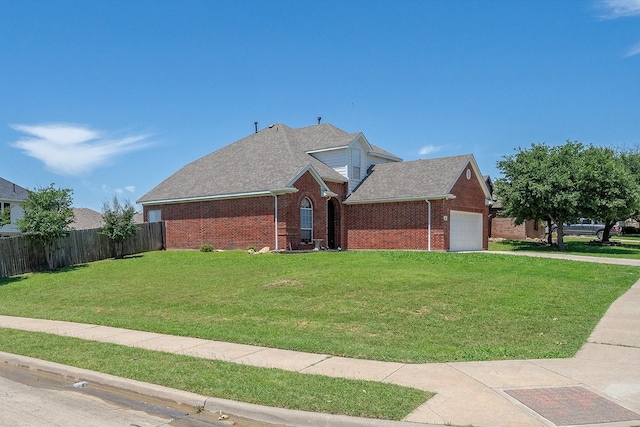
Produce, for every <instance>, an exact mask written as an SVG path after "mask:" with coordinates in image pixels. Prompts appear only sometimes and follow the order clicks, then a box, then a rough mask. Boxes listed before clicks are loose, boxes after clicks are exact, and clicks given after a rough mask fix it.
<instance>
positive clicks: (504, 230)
mask: <svg viewBox="0 0 640 427" xmlns="http://www.w3.org/2000/svg"><path fill="white" fill-rule="evenodd" d="M484 179H485V183H486V184H487V188H488V189H489V192H490V193H491V194H492V197H491V200H492V201H491V206H490V207H489V237H490V238H502V239H518V240H524V239H542V238H543V237H544V236H545V227H544V225H543V224H542V223H541V221H538V220H533V219H529V220H526V221H525V222H523V223H522V224H518V225H517V224H516V223H515V218H512V217H507V216H504V215H503V207H502V204H501V203H500V200H499V199H498V198H497V197H496V196H495V195H493V183H492V181H491V177H489V176H488V175H486V176H485V177H484Z"/></svg>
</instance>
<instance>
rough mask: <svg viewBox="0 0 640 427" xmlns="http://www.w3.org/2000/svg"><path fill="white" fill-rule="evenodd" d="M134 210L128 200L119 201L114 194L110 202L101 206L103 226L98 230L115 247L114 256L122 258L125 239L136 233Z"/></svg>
mask: <svg viewBox="0 0 640 427" xmlns="http://www.w3.org/2000/svg"><path fill="white" fill-rule="evenodd" d="M135 213H136V211H135V208H134V207H133V205H132V204H131V202H129V201H128V200H127V201H125V202H123V203H121V202H120V201H119V200H118V197H116V196H114V197H113V200H112V202H111V203H109V202H105V203H104V204H103V207H102V220H103V221H104V226H103V227H102V230H101V231H100V232H101V233H102V234H104V235H105V236H107V237H108V238H109V240H110V241H111V242H112V243H113V245H114V247H115V254H116V258H123V257H124V252H123V246H124V242H125V240H127V239H128V238H129V237H131V236H133V235H134V234H136V232H137V231H138V226H137V225H136V224H135V223H134V222H133V216H134V215H135Z"/></svg>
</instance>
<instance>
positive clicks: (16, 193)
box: [0, 178, 29, 237]
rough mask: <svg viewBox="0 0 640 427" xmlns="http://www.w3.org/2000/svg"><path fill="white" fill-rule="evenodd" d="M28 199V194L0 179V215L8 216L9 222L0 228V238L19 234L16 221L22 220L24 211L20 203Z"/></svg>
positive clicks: (22, 189) (17, 186)
mask: <svg viewBox="0 0 640 427" xmlns="http://www.w3.org/2000/svg"><path fill="white" fill-rule="evenodd" d="M27 197H29V192H28V191H27V190H25V189H24V188H22V187H20V186H19V185H16V184H14V183H12V182H9V181H7V180H6V179H3V178H0V214H2V215H6V214H7V213H8V214H9V219H10V220H11V222H10V223H9V224H6V225H5V226H3V227H0V237H5V236H15V235H17V234H20V230H19V229H18V224H17V221H18V220H19V219H22V218H23V216H24V211H23V210H22V202H24V201H25V200H26V199H27Z"/></svg>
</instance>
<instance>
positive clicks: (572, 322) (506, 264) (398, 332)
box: [0, 251, 640, 363]
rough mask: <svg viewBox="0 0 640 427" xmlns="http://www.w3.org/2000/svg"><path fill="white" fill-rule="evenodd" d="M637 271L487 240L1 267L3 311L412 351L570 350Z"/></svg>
mask: <svg viewBox="0 0 640 427" xmlns="http://www.w3.org/2000/svg"><path fill="white" fill-rule="evenodd" d="M638 277H640V269H638V268H635V267H625V266H611V265H600V264H589V263H580V262H567V261H561V260H551V259H533V258H528V257H512V256H506V255H496V254H483V253H470V254H449V253H427V252H382V251H381V252H354V251H347V252H332V253H327V252H320V253H309V254H267V255H248V254H246V253H245V252H239V251H238V252H222V253H201V252H191V251H168V252H152V253H147V254H144V255H139V256H135V257H131V258H127V259H124V260H107V261H101V262H96V263H92V264H87V265H82V266H77V267H71V268H67V269H64V270H61V271H57V272H53V273H36V274H29V275H23V276H18V277H14V278H9V279H0V314H5V315H15V316H26V317H36V318H49V319H60V320H71V321H77V322H86V323H94V324H100V325H109V326H116V327H123V328H130V329H138V330H145V331H154V332H160V333H167V334H175V335H184V336H192V337H200V338H206V339H216V340H222V341H230V342H238V343H246V344H257V345H265V346H270V347H278V348H284V349H293V350H302V351H308V352H316V353H325V354H333V355H340V356H348V357H356V358H367V359H377V360H389V361H401V362H416V363H421V362H443V361H469V360H497V359H522V358H550V357H570V356H572V355H573V354H575V352H576V351H577V350H578V349H579V348H580V347H581V346H582V344H583V343H584V342H585V340H586V339H587V337H588V336H589V334H590V333H591V331H592V330H593V328H594V327H595V325H596V324H597V322H598V321H599V319H600V318H601V316H602V315H603V314H604V312H605V311H606V309H607V308H608V307H609V305H610V304H611V303H612V302H613V301H614V300H615V299H616V298H617V297H618V296H620V295H621V294H622V293H624V292H625V291H626V290H627V289H629V287H630V286H631V285H632V284H633V283H634V282H635V281H636V280H637V279H638ZM2 346H3V345H2V344H0V349H2Z"/></svg>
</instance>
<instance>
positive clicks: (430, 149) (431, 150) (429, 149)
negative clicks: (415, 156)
mask: <svg viewBox="0 0 640 427" xmlns="http://www.w3.org/2000/svg"><path fill="white" fill-rule="evenodd" d="M436 151H440V147H437V146H435V145H425V146H424V147H422V148H421V149H420V153H419V154H420V155H421V156H426V155H427V154H431V153H435V152H436Z"/></svg>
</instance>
